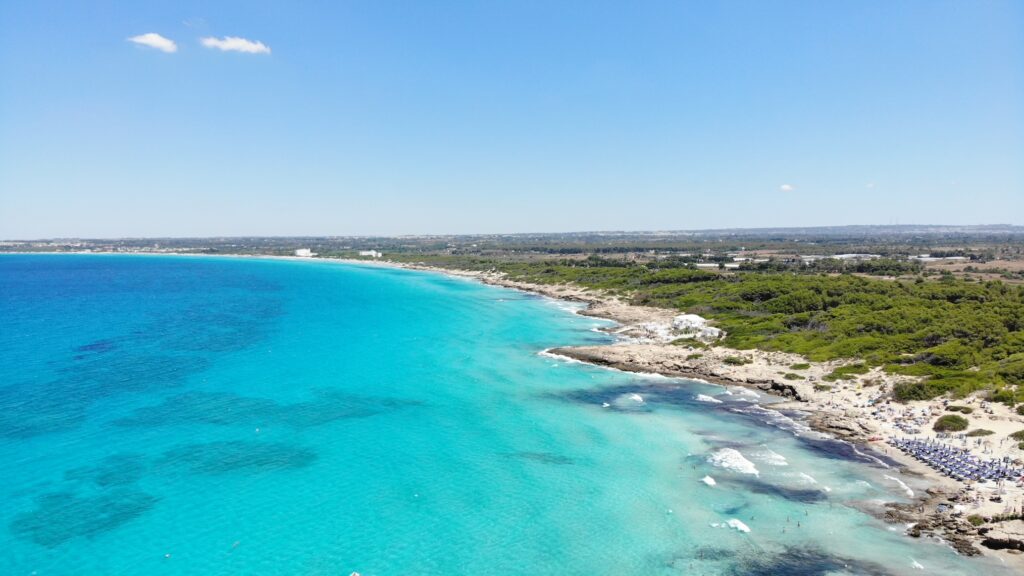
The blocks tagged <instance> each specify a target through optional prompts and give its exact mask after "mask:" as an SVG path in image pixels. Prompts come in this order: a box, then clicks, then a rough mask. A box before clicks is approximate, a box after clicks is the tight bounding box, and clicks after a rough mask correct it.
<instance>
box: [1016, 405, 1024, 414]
mask: <svg viewBox="0 0 1024 576" xmlns="http://www.w3.org/2000/svg"><path fill="white" fill-rule="evenodd" d="M1017 414H1019V415H1021V416H1024V404H1019V405H1018V406H1017Z"/></svg>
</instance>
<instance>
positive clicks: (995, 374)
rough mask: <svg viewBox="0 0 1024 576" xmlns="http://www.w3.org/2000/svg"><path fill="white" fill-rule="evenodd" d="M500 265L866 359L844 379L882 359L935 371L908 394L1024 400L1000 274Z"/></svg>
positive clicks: (830, 354)
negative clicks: (902, 275) (895, 275)
mask: <svg viewBox="0 0 1024 576" xmlns="http://www.w3.org/2000/svg"><path fill="white" fill-rule="evenodd" d="M491 265H492V267H496V268H499V269H501V270H503V271H505V272H507V273H508V274H509V275H510V276H511V277H513V278H516V279H521V280H528V281H532V282H538V283H561V282H574V283H577V284H581V285H584V286H589V287H592V288H600V289H605V290H610V291H614V292H617V293H620V294H622V295H624V296H627V297H629V298H631V299H632V300H633V301H634V302H635V303H638V304H647V305H652V306H661V307H667V308H674V309H677V310H680V311H687V312H693V313H696V314H701V315H703V316H705V317H708V318H711V319H713V320H715V322H716V324H717V325H718V326H719V327H721V328H723V329H725V330H726V331H727V332H728V336H727V337H726V339H725V341H724V344H725V345H727V346H731V347H734V348H737V349H751V348H760V349H767V350H781V351H786V352H795V353H799V354H803V355H805V356H806V357H808V358H809V359H811V360H818V361H824V360H833V359H840V358H851V359H860V360H862V361H863V364H861V365H856V366H855V367H849V368H845V369H841V370H839V371H837V372H838V373H836V374H834V378H830V379H841V378H843V377H846V376H848V375H850V374H856V373H863V372H866V371H867V369H868V367H870V366H882V367H884V368H885V370H886V371H888V372H890V373H897V374H907V375H914V376H922V377H925V378H924V379H923V380H922V381H921V382H916V383H910V384H901V385H898V386H897V387H896V390H895V391H894V392H895V395H896V397H897V398H898V399H904V400H909V399H928V398H934V397H936V396H938V395H941V394H943V393H946V392H950V393H952V394H953V395H955V396H962V395H964V394H967V393H970V392H973V391H975V390H979V389H988V390H991V394H990V396H991V398H992V399H993V400H995V401H1000V402H1005V403H1008V404H1015V403H1018V402H1024V386H1021V385H1022V384H1024V287H1020V286H1009V285H1007V284H1004V283H1002V282H999V281H989V282H969V281H964V280H959V279H955V278H952V277H944V278H942V279H941V280H937V281H932V280H924V279H922V278H920V277H918V278H916V279H914V280H877V279H871V278H865V277H862V276H857V275H852V274H832V275H825V274H818V275H808V274H789V273H759V272H738V273H732V274H720V273H717V272H709V271H704V270H696V269H691V268H669V269H663V268H660V267H658V266H657V265H656V264H638V265H628V264H620V265H615V266H610V265H607V264H606V263H605V262H603V261H601V260H599V259H590V260H580V261H575V262H572V263H568V262H564V261H560V262H555V263H553V262H521V263H516V262H505V263H492V264H491Z"/></svg>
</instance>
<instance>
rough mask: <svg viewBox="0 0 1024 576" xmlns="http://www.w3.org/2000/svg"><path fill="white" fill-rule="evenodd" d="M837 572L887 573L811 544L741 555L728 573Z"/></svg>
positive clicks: (807, 575) (794, 575)
mask: <svg viewBox="0 0 1024 576" xmlns="http://www.w3.org/2000/svg"><path fill="white" fill-rule="evenodd" d="M837 572H842V573H850V574H865V575H868V576H890V575H891V572H889V571H888V570H886V569H885V567H884V566H882V565H880V564H876V563H874V562H864V561H861V560H856V559H854V558H848V557H845V556H840V555H835V554H829V553H827V552H825V551H824V550H821V549H820V548H818V547H815V546H804V547H798V546H787V547H786V548H785V549H783V550H782V551H781V552H776V553H769V552H763V553H759V554H751V555H744V556H743V557H740V558H739V559H738V561H737V562H736V563H735V564H734V565H733V567H732V569H731V570H730V571H729V574H732V575H735V576H780V575H782V574H785V575H786V576H827V575H828V574H835V573H837Z"/></svg>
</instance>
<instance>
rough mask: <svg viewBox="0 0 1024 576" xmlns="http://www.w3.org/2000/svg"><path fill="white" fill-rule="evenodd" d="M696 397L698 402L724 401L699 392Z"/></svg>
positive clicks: (716, 402)
mask: <svg viewBox="0 0 1024 576" xmlns="http://www.w3.org/2000/svg"><path fill="white" fill-rule="evenodd" d="M694 399H695V400H697V401H698V402H707V403H709V404H721V403H722V401H721V400H719V399H718V398H713V397H711V396H708V395H707V394H697V396H696V397H694Z"/></svg>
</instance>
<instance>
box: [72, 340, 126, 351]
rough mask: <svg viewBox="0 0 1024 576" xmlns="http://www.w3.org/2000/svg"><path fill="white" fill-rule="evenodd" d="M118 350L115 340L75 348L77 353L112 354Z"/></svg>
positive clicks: (100, 341) (98, 341)
mask: <svg viewBox="0 0 1024 576" xmlns="http://www.w3.org/2000/svg"><path fill="white" fill-rule="evenodd" d="M116 348H117V343H116V342H114V341H113V340H97V341H95V342H90V343H88V344H82V345H81V346H77V347H75V352H110V351H111V350H114V349H116Z"/></svg>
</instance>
